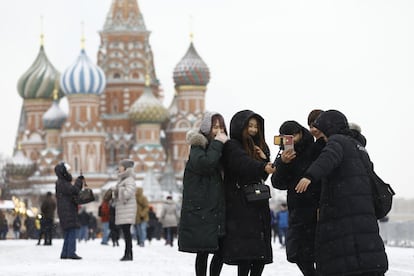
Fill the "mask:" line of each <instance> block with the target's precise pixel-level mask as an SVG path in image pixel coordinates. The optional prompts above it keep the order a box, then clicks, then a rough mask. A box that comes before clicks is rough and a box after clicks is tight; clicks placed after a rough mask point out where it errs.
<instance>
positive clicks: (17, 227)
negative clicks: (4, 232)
mask: <svg viewBox="0 0 414 276" xmlns="http://www.w3.org/2000/svg"><path fill="white" fill-rule="evenodd" d="M21 228H22V221H21V219H20V215H19V214H18V213H16V216H15V217H14V220H13V234H14V238H15V239H16V240H18V239H20V231H21Z"/></svg>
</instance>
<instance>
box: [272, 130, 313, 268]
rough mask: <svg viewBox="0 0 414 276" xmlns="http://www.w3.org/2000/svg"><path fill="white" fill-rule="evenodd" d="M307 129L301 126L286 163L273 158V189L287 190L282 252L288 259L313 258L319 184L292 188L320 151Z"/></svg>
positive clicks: (299, 260) (302, 259) (295, 260)
mask: <svg viewBox="0 0 414 276" xmlns="http://www.w3.org/2000/svg"><path fill="white" fill-rule="evenodd" d="M318 150H319V151H320V146H319V144H316V143H314V141H313V137H312V135H311V134H310V132H309V131H308V130H307V129H305V128H304V127H302V139H301V140H300V141H299V142H298V143H296V144H295V151H296V158H295V159H293V160H292V161H291V162H290V163H283V162H282V160H281V157H280V156H279V157H278V158H277V159H276V172H275V173H274V174H273V175H272V185H273V187H275V188H276V189H280V190H286V189H287V204H288V210H289V228H288V232H287V237H286V255H287V259H288V261H289V262H293V263H296V262H303V261H308V262H309V261H312V262H313V261H315V254H314V251H315V230H316V218H317V209H318V207H319V197H320V184H319V183H313V185H311V186H309V188H308V190H307V191H306V192H304V193H297V192H296V191H295V187H296V185H297V183H298V181H299V180H300V179H301V178H302V177H303V175H304V173H305V172H306V169H307V168H308V167H309V166H310V164H312V162H313V160H314V158H315V156H317V154H319V153H320V152H318Z"/></svg>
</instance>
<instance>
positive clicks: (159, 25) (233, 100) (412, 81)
mask: <svg viewBox="0 0 414 276" xmlns="http://www.w3.org/2000/svg"><path fill="white" fill-rule="evenodd" d="M110 3H111V1H110V0H16V1H4V3H2V9H1V10H2V12H1V16H0V36H1V51H0V66H2V70H1V74H0V91H1V93H2V95H3V100H1V101H0V115H1V118H2V119H1V127H2V128H3V129H4V130H3V132H2V134H1V137H0V153H2V154H3V155H6V156H10V155H11V154H12V148H13V144H14V139H15V135H16V132H17V124H18V118H19V115H20V108H21V104H22V99H21V98H20V96H19V95H18V93H17V89H16V86H17V81H18V79H19V78H20V76H21V75H22V74H23V73H24V72H25V71H26V70H27V69H28V68H29V66H30V65H31V64H32V62H33V61H34V59H35V57H36V55H37V53H38V51H39V46H40V42H39V41H40V39H39V37H40V33H41V27H40V26H41V23H40V22H41V20H40V18H41V16H43V17H44V19H43V31H44V34H45V50H46V54H47V56H48V57H49V60H50V61H51V62H52V64H53V65H54V66H55V67H56V68H57V69H58V70H59V71H60V72H63V71H64V70H65V69H66V68H67V67H68V66H69V65H71V64H72V63H73V62H74V60H75V59H76V58H77V56H78V54H79V52H80V38H81V22H82V21H84V22H85V35H86V52H87V54H88V55H89V56H90V58H91V59H92V60H94V61H96V54H97V50H98V45H99V34H98V32H99V31H100V30H101V29H102V27H103V24H104V22H105V17H106V15H107V12H108V11H109V8H110ZM138 3H139V6H140V8H141V11H142V13H143V15H144V20H145V23H146V26H147V28H148V29H149V30H150V31H151V32H152V34H151V37H150V43H151V46H152V50H153V53H154V58H155V66H156V73H157V75H158V78H159V80H160V82H161V84H162V87H163V89H164V93H165V100H164V105H165V106H169V104H170V102H171V98H172V95H173V93H174V83H173V79H172V72H173V70H174V67H175V65H176V64H177V63H178V62H179V61H180V59H181V58H182V57H183V55H184V54H185V52H186V51H187V48H188V46H189V43H190V39H189V33H190V30H192V31H193V32H194V35H195V36H194V44H195V47H196V49H197V51H198V52H199V54H200V55H201V57H202V58H203V59H204V61H205V62H206V63H207V65H208V66H209V68H210V72H211V80H210V83H209V84H208V90H207V94H206V108H207V109H208V110H215V111H218V112H220V113H222V114H223V115H224V116H225V118H226V121H227V122H229V121H230V119H231V116H232V115H233V114H234V113H235V112H237V111H239V110H242V109H251V110H254V111H256V112H257V113H259V114H261V115H263V117H264V118H265V123H266V138H267V141H268V143H269V145H270V146H271V148H272V153H273V156H272V158H274V156H275V154H276V152H277V147H276V146H273V144H272V142H273V135H276V134H278V129H279V126H280V125H281V124H282V123H283V121H285V120H297V121H298V122H299V123H301V124H303V125H305V126H306V118H307V115H308V113H309V111H310V110H312V109H314V108H321V109H338V110H340V111H342V112H343V113H344V114H345V115H346V116H347V117H348V119H349V121H352V122H357V123H358V124H360V125H361V127H362V132H363V134H365V136H366V137H367V139H368V144H367V150H368V151H369V153H370V155H371V159H372V160H373V161H374V163H375V167H376V170H377V172H378V174H379V175H380V176H382V177H383V178H384V180H386V181H387V182H390V183H391V184H392V185H393V187H394V188H395V190H396V192H397V195H398V196H399V197H414V183H410V182H411V179H412V175H411V173H410V171H411V170H412V165H413V164H414V162H413V161H412V159H413V157H414V149H413V146H412V145H411V143H410V140H411V139H412V137H413V136H414V124H413V115H412V113H413V112H412V109H413V108H414V105H413V103H414V101H413V99H412V94H413V91H414V78H413V76H414V17H413V16H412V15H413V14H414V1H409V0H406V1H400V0H393V1H380V0H355V1H352V0H343V1H335V0H326V1H319V0H315V1H308V0H301V1H285V0H284V1H281V0H256V1H247V0H208V1H207V0H174V1H171V0H139V2H138ZM190 18H193V19H192V22H193V23H192V24H190V22H191V20H190ZM190 26H192V27H190ZM405 141H408V143H406V144H403V142H405Z"/></svg>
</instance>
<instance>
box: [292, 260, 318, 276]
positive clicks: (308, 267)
mask: <svg viewBox="0 0 414 276" xmlns="http://www.w3.org/2000/svg"><path fill="white" fill-rule="evenodd" d="M296 265H297V266H298V267H299V269H300V271H301V272H302V274H303V276H315V275H316V268H315V265H314V263H313V262H297V263H296Z"/></svg>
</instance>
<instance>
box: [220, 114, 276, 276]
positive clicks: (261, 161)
mask: <svg viewBox="0 0 414 276" xmlns="http://www.w3.org/2000/svg"><path fill="white" fill-rule="evenodd" d="M264 137H265V135H264V119H263V118H262V117H261V116H260V115H259V114H257V113H255V112H253V111H251V110H243V111H239V112H237V113H236V114H235V115H234V116H233V118H232V119H231V121H230V138H231V139H230V140H229V141H227V143H226V144H225V145H224V150H223V166H224V187H225V196H226V197H225V198H226V235H225V236H224V239H223V241H224V242H223V248H221V253H222V256H223V258H224V262H225V263H226V264H230V265H237V266H238V275H239V276H247V275H249V273H250V275H252V276H258V275H261V274H262V272H263V269H264V266H265V264H269V263H271V262H272V261H273V255H272V245H271V227H270V208H269V201H268V200H260V201H256V202H247V200H246V198H245V195H244V193H243V191H242V189H240V188H239V187H243V186H244V185H248V184H251V183H253V182H259V181H261V180H265V179H266V178H267V177H268V175H269V174H271V173H273V172H274V170H275V169H274V168H273V166H272V163H271V162H270V151H269V147H268V146H267V144H266V142H265V139H264Z"/></svg>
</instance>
